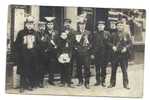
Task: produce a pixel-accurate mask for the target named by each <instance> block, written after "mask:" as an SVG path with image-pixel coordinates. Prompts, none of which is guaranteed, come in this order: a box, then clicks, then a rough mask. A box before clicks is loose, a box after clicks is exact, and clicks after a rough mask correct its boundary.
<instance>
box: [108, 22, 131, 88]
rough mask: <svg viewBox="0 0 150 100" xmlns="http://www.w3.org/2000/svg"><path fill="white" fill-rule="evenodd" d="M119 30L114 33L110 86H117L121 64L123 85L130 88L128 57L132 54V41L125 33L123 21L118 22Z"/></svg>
mask: <svg viewBox="0 0 150 100" xmlns="http://www.w3.org/2000/svg"><path fill="white" fill-rule="evenodd" d="M116 25H117V32H115V33H112V36H111V37H112V39H111V43H112V44H111V47H112V71H111V79H110V85H109V88H112V87H115V85H116V72H117V67H118V66H119V65H120V66H121V70H122V73H123V86H124V88H126V89H129V85H128V84H129V82H128V73H127V69H128V57H129V54H130V47H131V45H132V41H131V38H130V35H129V34H128V33H125V32H124V31H123V30H124V28H123V24H122V22H121V21H118V22H117V23H116Z"/></svg>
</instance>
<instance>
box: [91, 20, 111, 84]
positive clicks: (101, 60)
mask: <svg viewBox="0 0 150 100" xmlns="http://www.w3.org/2000/svg"><path fill="white" fill-rule="evenodd" d="M109 38H110V33H109V32H108V31H105V21H98V24H97V30H96V31H95V32H94V34H93V46H92V49H93V51H94V52H93V53H94V58H95V67H96V83H95V86H98V85H100V84H101V85H102V86H103V87H105V78H106V66H107V64H108V59H110V53H109V52H108V51H110V48H109V42H110V41H109ZM108 57H109V58H108Z"/></svg>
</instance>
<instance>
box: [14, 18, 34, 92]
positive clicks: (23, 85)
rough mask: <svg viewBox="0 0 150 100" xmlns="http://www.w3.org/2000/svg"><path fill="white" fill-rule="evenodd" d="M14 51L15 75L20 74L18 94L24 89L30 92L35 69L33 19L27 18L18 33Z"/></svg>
mask: <svg viewBox="0 0 150 100" xmlns="http://www.w3.org/2000/svg"><path fill="white" fill-rule="evenodd" d="M15 50H16V58H17V73H18V74H20V92H23V91H24V89H27V90H32V89H33V87H34V85H35V77H36V74H35V73H36V72H35V70H36V67H37V33H36V32H35V30H34V17H32V16H29V17H28V18H27V19H26V21H25V28H24V29H23V30H21V31H19V33H18V35H17V38H16V41H15Z"/></svg>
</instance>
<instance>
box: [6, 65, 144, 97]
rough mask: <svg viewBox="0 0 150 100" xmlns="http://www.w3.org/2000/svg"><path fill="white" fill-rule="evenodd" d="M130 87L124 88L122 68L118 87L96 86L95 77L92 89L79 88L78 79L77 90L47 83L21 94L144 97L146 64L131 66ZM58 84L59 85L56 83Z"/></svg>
mask: <svg viewBox="0 0 150 100" xmlns="http://www.w3.org/2000/svg"><path fill="white" fill-rule="evenodd" d="M108 72H110V68H109V67H108V68H107V77H106V85H107V86H108V85H109V80H110V73H108ZM128 77H129V87H130V89H129V90H127V89H125V88H123V82H122V72H121V69H120V67H119V68H118V71H117V80H116V87H114V88H107V87H102V86H94V84H95V76H92V77H91V79H90V89H86V88H85V87H84V86H80V87H79V86H77V83H78V81H77V79H73V80H72V81H73V82H74V85H75V88H69V87H67V86H66V87H59V86H58V85H56V86H52V85H49V84H48V83H47V82H45V87H44V88H37V89H34V90H33V91H27V90H26V91H24V92H23V93H21V94H23V95H24V94H28V95H64V96H68V95H69V96H103V97H105V96H106V97H107V96H111V97H133V98H134V97H136V98H139V97H142V96H143V81H144V80H143V77H144V64H130V65H129V67H128ZM56 84H57V83H56ZM6 93H9V94H20V93H19V89H7V90H6Z"/></svg>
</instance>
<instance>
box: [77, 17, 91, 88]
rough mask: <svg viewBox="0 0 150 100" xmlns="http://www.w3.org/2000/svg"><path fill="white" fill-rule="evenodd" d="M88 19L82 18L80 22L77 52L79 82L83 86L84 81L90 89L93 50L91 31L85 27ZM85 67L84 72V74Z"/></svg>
mask: <svg viewBox="0 0 150 100" xmlns="http://www.w3.org/2000/svg"><path fill="white" fill-rule="evenodd" d="M86 22H87V21H86V20H85V19H84V20H80V21H79V22H78V26H79V30H78V32H77V34H76V36H75V37H76V43H75V50H76V52H77V74H78V80H79V84H78V86H81V85H82V84H83V83H84V85H85V87H86V88H87V89H89V88H90V87H89V80H90V50H91V47H92V46H91V45H92V43H91V41H92V36H91V33H90V32H89V31H88V30H86V29H85V27H86ZM83 68H84V74H83ZM84 80H85V82H84Z"/></svg>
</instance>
